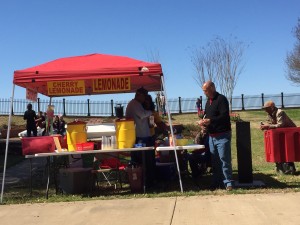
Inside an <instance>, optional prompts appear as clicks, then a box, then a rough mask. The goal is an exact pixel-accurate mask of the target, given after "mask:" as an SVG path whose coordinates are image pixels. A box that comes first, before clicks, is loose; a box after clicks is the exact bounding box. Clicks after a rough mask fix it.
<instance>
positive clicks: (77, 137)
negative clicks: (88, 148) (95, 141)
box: [67, 121, 87, 151]
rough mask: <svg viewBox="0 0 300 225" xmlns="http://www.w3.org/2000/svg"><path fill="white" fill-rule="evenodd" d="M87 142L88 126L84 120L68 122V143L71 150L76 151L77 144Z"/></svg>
mask: <svg viewBox="0 0 300 225" xmlns="http://www.w3.org/2000/svg"><path fill="white" fill-rule="evenodd" d="M85 142H87V128H86V123H85V122H83V121H74V122H72V123H68V124H67V143H68V150H69V151H76V144H79V143H85Z"/></svg>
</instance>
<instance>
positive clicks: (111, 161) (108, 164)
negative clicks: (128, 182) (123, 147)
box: [91, 154, 126, 189]
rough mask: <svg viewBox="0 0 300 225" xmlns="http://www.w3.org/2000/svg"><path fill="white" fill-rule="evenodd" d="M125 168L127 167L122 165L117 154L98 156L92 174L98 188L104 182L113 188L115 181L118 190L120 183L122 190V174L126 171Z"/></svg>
mask: <svg viewBox="0 0 300 225" xmlns="http://www.w3.org/2000/svg"><path fill="white" fill-rule="evenodd" d="M125 168H126V165H125V164H123V163H121V161H120V160H119V158H118V155H116V154H96V156H95V161H94V168H93V169H92V171H91V173H92V174H93V175H94V181H95V184H96V186H97V187H98V188H99V186H100V184H101V183H103V182H104V183H106V185H108V186H112V185H113V184H112V182H113V181H114V187H115V189H116V188H117V184H118V183H119V184H120V187H121V188H122V179H121V177H122V176H121V172H122V171H125Z"/></svg>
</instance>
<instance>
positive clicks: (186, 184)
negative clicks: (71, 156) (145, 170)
mask: <svg viewBox="0 0 300 225" xmlns="http://www.w3.org/2000/svg"><path fill="white" fill-rule="evenodd" d="M181 178H182V186H183V191H184V192H183V193H181V190H180V183H179V180H178V177H173V179H164V180H160V181H158V182H157V183H155V184H154V185H153V186H151V187H148V188H147V189H146V193H143V191H142V190H140V191H135V192H132V191H131V189H130V185H129V183H128V182H124V183H123V187H122V188H120V187H118V188H117V189H115V188H114V187H113V186H105V185H103V186H99V187H93V188H92V186H91V188H89V189H88V190H87V191H86V192H85V193H82V194H66V193H63V192H62V191H58V192H56V190H55V185H54V183H53V182H51V183H50V189H49V199H48V200H47V199H46V198H45V193H46V192H45V191H46V181H45V174H43V173H39V176H35V177H34V178H33V183H32V185H33V186H32V187H33V189H32V195H31V196H30V189H29V181H28V180H26V181H25V180H23V181H21V182H20V183H18V184H15V185H12V186H10V185H8V186H7V187H6V188H5V199H6V200H5V201H6V202H7V203H8V204H17V203H29V202H30V203H31V202H41V201H42V202H69V201H82V200H89V199H116V198H132V197H134V198H136V197H138V198H139V197H140V198H143V197H174V196H190V195H209V194H213V195H218V194H224V193H226V191H225V190H222V189H218V190H217V191H211V190H210V184H211V178H212V176H211V174H205V175H203V176H201V177H198V178H197V179H193V178H192V177H191V176H190V174H182V177H181ZM233 178H234V180H235V181H238V174H237V172H236V171H235V173H234V176H233ZM299 180H300V173H299V172H297V173H296V174H295V175H278V174H275V173H261V172H255V173H254V174H253V181H261V182H262V183H263V184H264V185H259V186H255V185H251V184H250V185H246V186H242V187H237V188H236V189H235V190H234V191H233V192H231V193H235V194H248V193H274V192H278V191H283V190H284V191H287V192H288V191H299V189H300V181H299ZM227 193H229V192H227Z"/></svg>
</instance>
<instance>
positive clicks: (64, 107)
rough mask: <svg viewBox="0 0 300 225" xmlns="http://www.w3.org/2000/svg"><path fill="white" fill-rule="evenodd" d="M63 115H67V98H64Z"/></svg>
mask: <svg viewBox="0 0 300 225" xmlns="http://www.w3.org/2000/svg"><path fill="white" fill-rule="evenodd" d="M63 111H64V113H63V115H64V116H66V99H64V98H63Z"/></svg>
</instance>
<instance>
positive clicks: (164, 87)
mask: <svg viewBox="0 0 300 225" xmlns="http://www.w3.org/2000/svg"><path fill="white" fill-rule="evenodd" d="M161 83H162V86H163V92H164V96H165V104H166V109H167V113H168V120H169V126H170V131H171V135H172V141H173V146H174V155H175V159H176V167H177V173H178V177H179V185H180V190H181V192H183V188H182V181H181V174H180V168H179V163H178V157H177V151H176V141H175V138H174V131H173V126H172V120H171V112H170V108H169V104H168V98H167V91H166V86H165V82H164V77H163V76H161Z"/></svg>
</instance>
